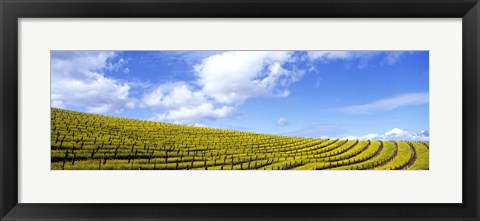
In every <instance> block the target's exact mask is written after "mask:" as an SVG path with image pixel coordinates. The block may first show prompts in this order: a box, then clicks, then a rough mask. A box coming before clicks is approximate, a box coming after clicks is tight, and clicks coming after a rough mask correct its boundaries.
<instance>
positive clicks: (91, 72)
mask: <svg viewBox="0 0 480 221" xmlns="http://www.w3.org/2000/svg"><path fill="white" fill-rule="evenodd" d="M114 56H115V53H114V52H109V51H75V52H72V51H53V52H52V55H51V105H52V106H53V107H60V108H62V107H65V106H68V105H74V106H79V107H83V108H85V110H86V111H87V112H91V113H108V112H115V113H120V112H122V111H123V110H124V109H125V108H126V107H127V108H133V107H134V106H135V101H134V100H133V99H130V98H129V96H128V95H129V90H130V86H129V85H128V83H120V82H118V81H117V80H115V79H113V78H109V77H106V76H105V75H104V73H103V72H102V71H103V70H105V69H108V68H113V66H115V65H112V66H109V65H111V64H110V63H108V59H109V58H113V57H114Z"/></svg>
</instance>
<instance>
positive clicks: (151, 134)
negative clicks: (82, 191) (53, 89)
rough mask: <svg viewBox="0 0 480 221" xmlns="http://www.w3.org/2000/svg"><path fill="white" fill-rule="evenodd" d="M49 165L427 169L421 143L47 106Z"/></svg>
mask: <svg viewBox="0 0 480 221" xmlns="http://www.w3.org/2000/svg"><path fill="white" fill-rule="evenodd" d="M51 169H52V170H322V169H331V170H372V169H373V170H428V169H429V144H428V142H407V141H395V142H394V141H377V140H337V139H314V138H299V137H289V136H276V135H268V134H259V133H252V132H241V131H233V130H223V129H214V128H204V127H195V126H184V125H176V124H166V123H158V122H151V121H142V120H134V119H126V118H117V117H109V116H102V115H95V114H86V113H80V112H74V111H68V110H61V109H56V108H52V109H51Z"/></svg>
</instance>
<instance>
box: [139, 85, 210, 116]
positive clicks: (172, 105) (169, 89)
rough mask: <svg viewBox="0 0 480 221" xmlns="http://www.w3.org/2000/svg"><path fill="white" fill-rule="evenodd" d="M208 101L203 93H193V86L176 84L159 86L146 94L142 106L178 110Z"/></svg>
mask: <svg viewBox="0 0 480 221" xmlns="http://www.w3.org/2000/svg"><path fill="white" fill-rule="evenodd" d="M206 101H207V99H206V98H205V96H204V95H203V93H202V92H201V91H193V90H192V88H191V86H189V85H188V84H186V83H185V82H175V83H166V84H162V85H159V86H157V87H156V88H155V90H153V91H151V92H149V93H145V95H144V96H143V98H142V101H141V105H142V106H145V107H162V108H166V109H176V108H179V107H195V106H198V105H201V104H203V103H205V102H206Z"/></svg>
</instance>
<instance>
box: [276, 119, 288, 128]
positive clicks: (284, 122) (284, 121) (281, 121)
mask: <svg viewBox="0 0 480 221" xmlns="http://www.w3.org/2000/svg"><path fill="white" fill-rule="evenodd" d="M286 125H288V120H287V118H284V117H280V118H278V121H277V126H280V127H282V126H286Z"/></svg>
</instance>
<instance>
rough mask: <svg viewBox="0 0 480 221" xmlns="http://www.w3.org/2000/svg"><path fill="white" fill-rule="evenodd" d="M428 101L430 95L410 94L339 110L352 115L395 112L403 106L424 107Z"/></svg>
mask: <svg viewBox="0 0 480 221" xmlns="http://www.w3.org/2000/svg"><path fill="white" fill-rule="evenodd" d="M428 101H429V99H428V93H409V94H402V95H399V96H395V97H391V98H386V99H382V100H377V101H373V102H371V103H367V104H360V105H353V106H348V107H342V108H338V110H340V111H342V112H345V113H350V114H364V113H371V112H376V111H387V110H393V109H396V108H399V107H403V106H412V105H422V104H426V103H428Z"/></svg>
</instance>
